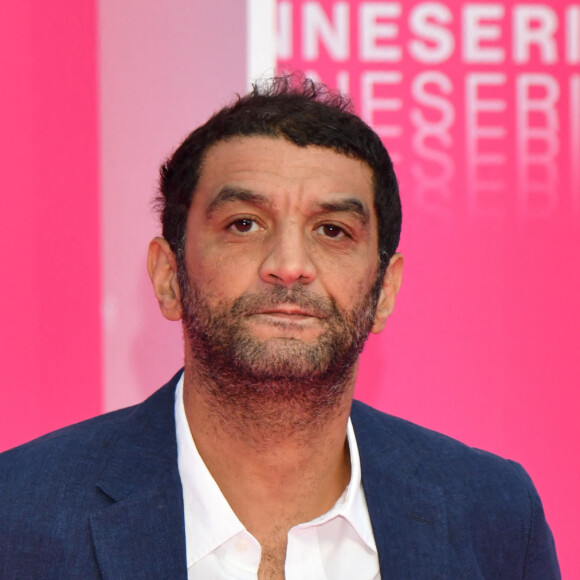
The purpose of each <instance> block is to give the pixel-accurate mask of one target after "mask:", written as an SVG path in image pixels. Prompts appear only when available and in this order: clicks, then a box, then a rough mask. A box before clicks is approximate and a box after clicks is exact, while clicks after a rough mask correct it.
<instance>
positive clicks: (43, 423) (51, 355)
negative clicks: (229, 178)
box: [0, 0, 101, 449]
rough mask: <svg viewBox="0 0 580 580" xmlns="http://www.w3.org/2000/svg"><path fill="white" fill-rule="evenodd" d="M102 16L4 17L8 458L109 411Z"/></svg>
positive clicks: (30, 2) (87, 5)
mask: <svg viewBox="0 0 580 580" xmlns="http://www.w3.org/2000/svg"><path fill="white" fill-rule="evenodd" d="M96 47H97V43H96V9H95V5H94V3H93V2H91V1H85V2H70V1H67V0H57V1H54V2H48V3H47V2H43V1H42V0H22V1H21V2H10V3H2V4H1V6H0V69H1V73H2V79H3V85H4V86H3V88H2V90H1V91H0V131H1V134H2V138H1V140H0V147H1V154H0V158H1V159H2V160H3V164H4V167H3V170H2V171H0V191H1V192H2V210H1V211H0V249H1V256H2V257H1V258H0V263H1V270H0V271H1V272H2V284H1V286H0V296H1V298H2V299H1V300H0V317H1V320H0V341H1V343H0V352H1V355H0V376H1V377H2V384H1V386H0V426H1V427H0V449H5V448H8V447H10V446H12V445H16V444H18V443H21V442H23V441H25V440H27V439H30V438H31V437H35V436H37V435H41V434H43V433H45V432H47V431H49V430H51V429H54V428H57V427H59V426H62V425H65V424H68V423H71V422H73V421H77V420H80V419H83V418H85V417H88V416H91V415H94V414H96V413H98V412H99V411H100V408H101V346H100V343H101V341H100V335H101V324H100V316H99V303H100V260H99V247H100V244H99V169H98V167H99V163H98V152H99V149H98V133H99V131H98V102H97V48H96Z"/></svg>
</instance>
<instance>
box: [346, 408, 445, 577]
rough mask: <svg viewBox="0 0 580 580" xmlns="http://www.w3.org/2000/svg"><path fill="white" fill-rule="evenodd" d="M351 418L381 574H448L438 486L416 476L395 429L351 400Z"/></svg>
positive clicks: (414, 460) (414, 461)
mask: <svg viewBox="0 0 580 580" xmlns="http://www.w3.org/2000/svg"><path fill="white" fill-rule="evenodd" d="M351 417H352V421H353V426H354V429H355V433H356V438H357V445H358V447H359V453H360V458H361V470H362V483H363V489H364V492H365V499H366V502H367V506H368V510H369V515H370V518H371V523H372V527H373V533H374V536H375V542H376V545H377V550H378V553H379V563H380V569H381V578H382V579H383V580H385V579H387V578H394V579H400V578H405V580H413V579H424V578H429V579H433V580H435V579H438V578H449V542H448V535H447V523H446V509H445V499H444V496H443V491H442V490H441V488H440V487H439V486H437V485H434V484H430V483H429V482H428V481H424V478H421V477H419V476H418V475H417V473H418V468H419V465H420V460H419V457H418V455H417V454H416V453H415V452H414V451H413V450H412V449H411V448H410V447H409V444H408V443H407V441H406V440H405V438H404V437H403V436H402V432H401V428H399V429H397V428H393V426H392V423H391V422H389V420H388V419H386V418H385V416H384V415H383V414H379V413H378V412H375V411H371V412H370V413H368V414H367V412H365V411H364V407H362V406H361V404H360V403H357V402H355V403H354V405H353V412H352V414H351ZM392 421H393V422H395V421H396V420H395V419H392Z"/></svg>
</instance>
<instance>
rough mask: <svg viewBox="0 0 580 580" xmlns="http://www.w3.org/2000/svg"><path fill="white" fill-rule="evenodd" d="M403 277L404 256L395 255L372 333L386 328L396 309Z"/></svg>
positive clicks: (390, 263)
mask: <svg viewBox="0 0 580 580" xmlns="http://www.w3.org/2000/svg"><path fill="white" fill-rule="evenodd" d="M402 277H403V256H401V254H394V255H393V257H392V258H391V260H390V261H389V265H388V266H387V269H386V271H385V275H384V276H383V283H382V287H381V294H380V296H379V302H378V304H377V311H376V313H375V322H374V324H373V327H372V329H371V332H374V333H375V334H376V333H379V332H381V331H382V330H383V328H385V324H386V322H387V318H388V317H389V316H390V315H391V313H392V312H393V309H394V308H395V298H396V296H397V293H398V292H399V288H400V287H401V279H402Z"/></svg>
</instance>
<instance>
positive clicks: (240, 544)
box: [236, 540, 248, 552]
mask: <svg viewBox="0 0 580 580" xmlns="http://www.w3.org/2000/svg"><path fill="white" fill-rule="evenodd" d="M247 549H248V544H246V542H244V541H243V540H239V541H238V542H236V550H237V551H238V552H245V551H246V550H247Z"/></svg>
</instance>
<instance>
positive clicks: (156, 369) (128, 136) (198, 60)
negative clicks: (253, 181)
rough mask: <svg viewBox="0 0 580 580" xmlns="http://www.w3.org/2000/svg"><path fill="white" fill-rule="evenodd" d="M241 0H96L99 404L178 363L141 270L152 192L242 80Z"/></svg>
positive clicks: (152, 385) (135, 393)
mask: <svg viewBox="0 0 580 580" xmlns="http://www.w3.org/2000/svg"><path fill="white" fill-rule="evenodd" d="M245 9H246V7H245V2H237V1H232V0H213V1H212V2H203V1H194V2H192V1H191V0H175V1H173V2H172V3H171V9H168V7H167V5H166V4H164V3H162V2H143V1H142V0H123V1H122V2H119V1H118V0H101V4H100V50H101V67H100V70H101V77H100V78H101V85H100V92H101V118H102V155H101V158H102V204H103V205H102V207H103V230H102V239H103V302H104V334H105V337H104V338H105V340H104V354H105V357H104V375H105V380H104V397H103V398H104V408H105V409H106V410H110V409H116V408H119V407H123V406H126V405H131V404H134V403H137V402H139V401H141V400H143V399H144V398H145V397H146V396H147V395H148V394H150V393H151V392H153V391H154V390H155V389H157V388H158V387H160V386H161V385H162V384H163V383H164V382H165V381H167V380H169V378H171V376H173V373H174V372H175V371H177V370H178V369H179V368H180V367H181V365H182V361H183V344H182V339H181V325H180V324H178V323H171V322H168V321H167V320H165V319H164V318H163V317H162V316H161V314H160V312H159V309H158V307H157V303H156V301H155V297H154V295H153V291H152V290H151V285H150V283H149V278H148V276H147V271H146V256H147V247H148V245H149V241H150V240H151V238H153V236H156V235H159V233H160V227H159V225H158V220H157V216H156V215H155V214H154V212H153V210H152V207H151V201H152V199H153V196H154V194H155V192H156V188H157V175H158V170H159V166H160V165H161V163H162V162H163V161H164V160H165V158H166V157H167V156H168V155H170V153H171V152H172V151H173V149H174V148H175V147H177V145H178V144H179V142H180V141H181V140H182V139H183V138H184V137H185V136H186V135H187V134H188V133H189V132H190V131H191V130H193V129H194V128H195V127H196V126H197V125H199V124H200V123H202V122H203V121H204V120H205V119H206V118H207V117H209V116H210V115H211V113H212V112H214V111H215V110H216V109H218V108H219V107H220V106H222V105H223V104H225V103H226V102H228V101H229V100H230V99H231V98H232V96H233V95H234V94H235V93H236V92H242V93H243V92H244V91H245V89H246V29H245V21H246V19H245Z"/></svg>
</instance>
